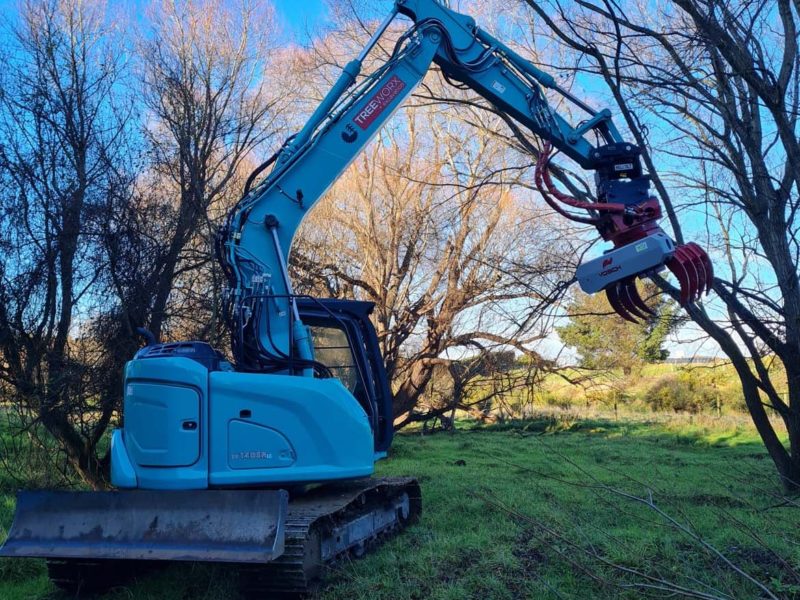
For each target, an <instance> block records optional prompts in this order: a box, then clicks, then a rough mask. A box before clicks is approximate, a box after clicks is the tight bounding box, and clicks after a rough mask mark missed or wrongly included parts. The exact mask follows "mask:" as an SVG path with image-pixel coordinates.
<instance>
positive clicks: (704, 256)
mask: <svg viewBox="0 0 800 600" xmlns="http://www.w3.org/2000/svg"><path fill="white" fill-rule="evenodd" d="M687 245H688V246H692V247H693V248H694V250H695V252H696V254H697V256H698V258H699V259H700V262H701V263H702V265H703V268H704V270H705V272H706V285H705V288H706V289H705V292H706V294H708V293H709V292H710V291H711V286H712V285H713V284H714V265H713V263H712V262H711V259H710V258H709V257H708V253H707V252H706V251H705V250H703V249H702V248H701V247H700V246H698V245H697V244H695V243H694V242H689V243H688V244H687Z"/></svg>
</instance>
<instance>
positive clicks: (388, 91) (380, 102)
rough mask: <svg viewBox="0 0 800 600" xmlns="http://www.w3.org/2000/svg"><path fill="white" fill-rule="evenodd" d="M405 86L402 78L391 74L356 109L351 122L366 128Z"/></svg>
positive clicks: (363, 128)
mask: <svg viewBox="0 0 800 600" xmlns="http://www.w3.org/2000/svg"><path fill="white" fill-rule="evenodd" d="M405 87H406V84H405V82H404V81H403V80H402V79H400V78H399V77H398V76H397V75H392V77H391V78H390V79H389V81H387V82H386V83H384V84H383V87H381V89H379V90H378V91H377V92H375V95H374V96H373V97H372V98H370V100H369V101H368V102H367V103H366V104H365V105H364V106H363V107H362V108H361V110H360V111H358V114H357V115H356V116H355V117H354V118H353V122H354V123H355V124H356V125H358V126H359V127H360V128H361V129H362V130H366V129H367V127H369V126H370V125H372V123H373V122H374V121H375V119H377V118H378V117H379V116H380V115H381V113H382V112H383V111H384V110H386V107H388V106H389V104H391V102H392V100H394V99H395V98H397V96H399V95H400V92H402V91H403V90H404V89H405Z"/></svg>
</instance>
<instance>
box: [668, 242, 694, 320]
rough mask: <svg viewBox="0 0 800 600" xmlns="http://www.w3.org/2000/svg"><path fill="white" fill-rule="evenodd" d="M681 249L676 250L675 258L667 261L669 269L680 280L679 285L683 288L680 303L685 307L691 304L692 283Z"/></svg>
mask: <svg viewBox="0 0 800 600" xmlns="http://www.w3.org/2000/svg"><path fill="white" fill-rule="evenodd" d="M680 250H681V249H680V248H677V249H676V250H675V256H673V257H672V258H671V259H669V261H667V268H668V269H669V270H670V271H672V272H673V273H674V274H675V277H677V278H678V283H680V286H681V296H680V303H681V306H685V305H686V304H688V303H689V299H690V298H691V294H690V291H691V282H690V279H689V271H688V270H687V269H686V267H685V265H684V264H683V261H682V260H681V257H680V254H679V253H680Z"/></svg>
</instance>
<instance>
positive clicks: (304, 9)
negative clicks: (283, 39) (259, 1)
mask: <svg viewBox="0 0 800 600" xmlns="http://www.w3.org/2000/svg"><path fill="white" fill-rule="evenodd" d="M274 5H275V10H276V12H277V14H278V18H279V19H280V21H281V23H282V24H283V25H285V26H286V30H287V33H288V34H289V37H291V38H293V39H294V40H295V41H297V42H300V43H302V42H305V41H307V40H308V34H309V33H310V32H313V31H314V30H315V29H316V28H318V27H319V26H320V25H324V24H325V21H326V20H327V16H328V7H327V6H326V5H325V2H324V0H274Z"/></svg>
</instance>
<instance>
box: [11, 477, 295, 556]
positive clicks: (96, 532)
mask: <svg viewBox="0 0 800 600" xmlns="http://www.w3.org/2000/svg"><path fill="white" fill-rule="evenodd" d="M287 504H288V494H287V493H286V492H285V491H283V490H230V491H227V490H225V491H223V490H219V491H217V490H200V491H125V492H56V491H50V492H20V493H19V494H18V495H17V510H16V513H15V515H14V523H13V524H12V526H11V531H10V532H9V534H8V539H7V540H6V542H5V545H4V546H3V547H2V548H0V556H16V557H22V556H27V557H43V558H69V559H71V558H75V559H86V558H92V559H120V560H176V561H213V562H237V563H266V562H269V561H271V560H273V559H275V558H278V557H279V556H281V554H283V550H284V526H285V522H286V514H287Z"/></svg>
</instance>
